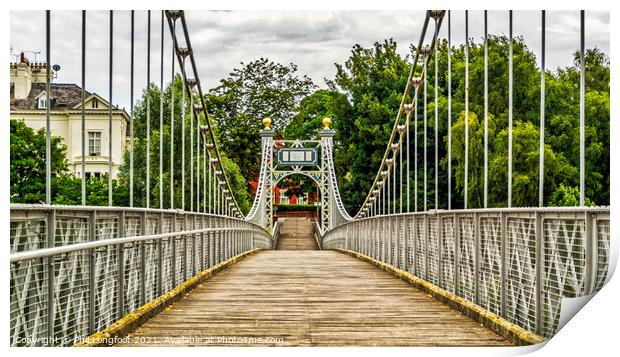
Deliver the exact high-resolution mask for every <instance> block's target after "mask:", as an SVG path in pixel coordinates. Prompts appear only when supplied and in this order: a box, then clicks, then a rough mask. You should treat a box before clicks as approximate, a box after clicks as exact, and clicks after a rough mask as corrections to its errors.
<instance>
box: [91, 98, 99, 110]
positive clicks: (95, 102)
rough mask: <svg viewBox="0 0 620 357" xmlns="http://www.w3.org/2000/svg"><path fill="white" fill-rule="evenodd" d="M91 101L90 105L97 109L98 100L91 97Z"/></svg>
mask: <svg viewBox="0 0 620 357" xmlns="http://www.w3.org/2000/svg"><path fill="white" fill-rule="evenodd" d="M91 103H92V107H93V109H97V108H99V101H98V100H97V98H93V100H92V101H91Z"/></svg>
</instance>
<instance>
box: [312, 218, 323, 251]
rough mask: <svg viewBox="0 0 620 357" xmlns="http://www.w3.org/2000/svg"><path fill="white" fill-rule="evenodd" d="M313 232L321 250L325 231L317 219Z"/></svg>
mask: <svg viewBox="0 0 620 357" xmlns="http://www.w3.org/2000/svg"><path fill="white" fill-rule="evenodd" d="M312 234H313V235H314V239H316V245H317V247H319V250H323V231H322V230H321V225H320V224H319V222H318V221H317V220H316V219H315V220H314V221H313V222H312Z"/></svg>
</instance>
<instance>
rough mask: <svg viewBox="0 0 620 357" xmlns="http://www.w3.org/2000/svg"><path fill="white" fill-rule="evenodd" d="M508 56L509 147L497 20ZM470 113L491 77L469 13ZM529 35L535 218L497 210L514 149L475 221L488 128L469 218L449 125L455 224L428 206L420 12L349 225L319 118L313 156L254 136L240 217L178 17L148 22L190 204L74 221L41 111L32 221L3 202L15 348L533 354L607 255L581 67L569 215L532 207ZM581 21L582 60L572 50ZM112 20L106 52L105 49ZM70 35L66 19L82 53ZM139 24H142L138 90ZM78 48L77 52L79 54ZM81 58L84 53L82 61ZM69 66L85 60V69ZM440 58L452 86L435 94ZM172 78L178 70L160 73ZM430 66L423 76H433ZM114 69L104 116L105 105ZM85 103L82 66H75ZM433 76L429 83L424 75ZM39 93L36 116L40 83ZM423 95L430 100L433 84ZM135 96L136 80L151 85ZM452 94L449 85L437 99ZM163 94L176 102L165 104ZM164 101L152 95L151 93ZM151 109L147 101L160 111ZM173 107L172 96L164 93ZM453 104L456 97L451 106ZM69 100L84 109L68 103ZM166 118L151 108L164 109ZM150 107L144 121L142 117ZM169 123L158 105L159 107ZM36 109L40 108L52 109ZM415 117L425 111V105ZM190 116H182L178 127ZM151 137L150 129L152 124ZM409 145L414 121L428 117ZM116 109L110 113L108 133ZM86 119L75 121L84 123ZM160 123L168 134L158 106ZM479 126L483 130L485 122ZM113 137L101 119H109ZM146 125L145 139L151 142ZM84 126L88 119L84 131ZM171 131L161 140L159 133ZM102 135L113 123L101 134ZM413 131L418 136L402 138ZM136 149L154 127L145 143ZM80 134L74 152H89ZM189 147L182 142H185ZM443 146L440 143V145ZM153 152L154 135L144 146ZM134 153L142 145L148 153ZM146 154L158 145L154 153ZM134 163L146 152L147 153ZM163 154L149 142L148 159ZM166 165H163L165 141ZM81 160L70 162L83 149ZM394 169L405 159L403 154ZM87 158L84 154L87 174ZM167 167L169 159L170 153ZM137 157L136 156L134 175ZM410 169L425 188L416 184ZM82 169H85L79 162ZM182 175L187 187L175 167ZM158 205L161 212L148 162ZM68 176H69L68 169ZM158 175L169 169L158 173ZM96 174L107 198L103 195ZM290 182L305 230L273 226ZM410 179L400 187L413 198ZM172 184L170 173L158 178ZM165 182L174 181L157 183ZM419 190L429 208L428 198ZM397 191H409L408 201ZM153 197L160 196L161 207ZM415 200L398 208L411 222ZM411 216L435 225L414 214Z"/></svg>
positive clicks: (89, 213)
mask: <svg viewBox="0 0 620 357" xmlns="http://www.w3.org/2000/svg"><path fill="white" fill-rule="evenodd" d="M50 16H51V14H50V12H49V11H48V12H47V13H46V39H47V41H46V44H47V49H46V54H47V63H51V60H50V46H51V41H50ZM465 16H466V21H465V33H464V34H463V36H464V37H465V39H466V44H465V49H466V50H465V63H466V66H465V78H466V79H465V80H466V91H465V93H466V94H465V95H466V97H465V115H466V116H467V115H468V113H469V109H468V105H469V101H468V97H467V96H468V93H469V92H468V91H469V72H468V66H467V63H468V57H467V56H468V50H467V49H468V41H469V38H468V36H469V35H468V21H467V16H468V12H465ZM506 19H507V20H508V25H509V29H510V31H509V34H510V53H509V56H510V58H509V63H510V66H509V93H508V98H507V100H508V102H509V106H510V109H511V111H510V115H509V123H510V124H509V125H510V133H512V104H513V93H512V88H513V58H512V43H513V31H512V26H513V21H512V11H509V12H507V17H506ZM484 21H485V22H484V23H485V76H484V86H485V113H487V111H488V108H487V100H486V99H487V92H486V88H487V83H488V81H489V80H493V78H489V76H488V66H487V51H486V48H487V47H486V45H487V43H486V39H487V33H486V24H487V17H486V12H485V17H484ZM541 21H542V37H541V38H542V53H541V58H542V61H541V63H542V71H541V73H543V75H541V128H543V129H542V130H541V134H540V135H541V137H540V145H541V156H540V160H539V167H540V173H541V175H540V177H539V180H540V181H539V183H540V187H541V188H540V192H539V193H540V200H539V202H540V205H539V207H512V204H511V198H510V197H511V190H512V165H513V159H512V149H511V148H512V136H510V143H509V145H510V149H509V160H508V167H507V168H506V169H507V172H508V176H507V177H508V182H507V183H506V189H507V191H508V197H509V201H508V207H506V208H487V202H486V192H487V191H486V190H487V189H488V188H487V182H488V170H487V164H488V162H487V159H488V156H487V152H488V150H487V140H488V131H487V130H488V127H487V126H486V125H485V137H484V147H485V150H484V153H483V154H484V160H485V172H484V178H483V179H484V182H485V202H484V207H483V208H470V207H467V202H468V200H467V194H468V180H469V178H468V172H469V171H468V168H467V165H468V161H467V160H468V158H469V156H470V155H472V153H470V152H469V146H468V142H469V139H468V135H469V130H468V128H467V125H468V122H469V121H468V120H467V119H466V120H465V125H466V129H465V146H464V148H463V149H464V153H465V158H466V161H465V176H464V202H465V206H464V207H458V208H457V207H452V206H451V202H452V200H451V199H449V200H448V202H447V205H446V206H445V209H439V207H440V204H439V202H438V194H437V193H438V192H439V190H444V189H445V190H447V191H448V196H449V197H451V195H452V194H453V193H452V185H451V184H450V185H448V187H445V188H443V187H439V180H438V177H437V173H438V170H439V166H438V165H439V159H438V151H437V145H439V140H437V135H438V134H437V127H438V126H437V122H438V120H446V121H447V122H448V128H450V127H451V123H452V119H453V118H452V113H451V111H450V110H451V104H449V106H448V108H450V109H449V114H448V117H447V118H442V119H440V118H439V116H438V111H437V106H435V117H434V120H435V125H434V128H435V141H434V142H435V158H434V167H435V170H434V174H435V176H434V179H432V178H429V177H427V174H426V173H427V172H428V171H429V170H427V166H430V165H429V163H428V162H427V155H423V156H424V157H423V158H419V156H420V151H419V148H420V145H419V143H418V137H417V135H415V138H414V140H413V143H412V142H411V141H410V133H411V132H412V131H413V132H414V133H415V132H418V125H420V123H419V121H418V106H419V100H418V95H419V94H420V95H422V94H423V95H424V98H425V100H424V107H426V96H427V81H428V80H429V78H427V66H428V63H430V59H431V57H432V56H435V58H437V56H438V46H437V43H438V41H439V38H438V36H439V30H440V28H441V26H444V25H445V24H446V23H447V26H448V38H447V41H448V51H450V41H451V36H452V34H453V29H451V14H450V12H449V11H443V10H429V11H427V12H426V16H425V20H424V22H423V24H421V25H422V26H421V31H420V37H419V41H418V44H417V47H416V49H417V50H416V52H415V56H414V59H413V63H412V67H411V70H410V73H409V76H408V81H407V84H406V88H405V89H404V93H403V96H402V101H401V104H400V107H399V111H398V115H397V117H396V119H395V121H394V125H393V128H392V131H391V135H390V136H389V137H388V138H386V140H387V141H386V149H385V153H384V156H383V160H382V161H381V164H380V166H379V167H378V169H377V173H376V176H375V179H374V181H373V184H372V187H371V189H370V190H369V192H368V194H367V196H366V199H365V201H364V203H363V205H362V206H361V208H360V209H359V210H358V211H357V213H355V214H349V213H348V212H347V211H346V209H345V207H344V205H343V203H342V199H341V193H340V191H339V189H338V178H337V176H336V171H335V170H334V162H333V149H334V142H333V137H334V134H335V131H334V130H332V129H331V128H330V124H331V121H330V119H329V118H325V119H324V120H323V128H317V129H319V131H318V139H316V140H281V141H280V140H278V142H277V144H276V142H275V140H274V135H275V130H273V129H272V127H271V124H272V123H271V121H270V119H268V118H266V119H264V120H263V130H261V131H260V138H259V137H257V140H260V141H261V166H260V173H259V179H258V185H257V190H256V195H255V198H254V201H253V205H252V207H251V209H250V211H249V213H248V214H247V215H243V214H242V212H241V209H240V208H239V205H238V204H237V201H236V199H235V197H234V195H233V194H232V192H233V191H232V189H231V185H230V180H229V179H228V177H227V175H226V170H225V169H224V167H223V164H222V156H221V153H220V147H219V145H218V143H217V138H216V135H215V134H214V131H213V129H212V126H211V122H210V121H209V119H208V118H209V115H208V113H207V107H206V104H205V100H204V95H203V94H204V93H203V89H202V86H201V80H200V78H199V76H198V63H197V58H196V57H195V56H194V49H193V48H192V44H191V42H190V33H189V31H188V24H187V19H186V17H185V13H184V12H183V11H176V10H175V11H172V10H169V11H162V12H161V31H162V45H161V51H162V53H161V58H162V68H161V81H162V82H161V83H162V85H161V87H162V88H163V76H164V74H163V58H164V55H163V50H164V45H163V33H164V28H165V29H166V31H167V32H169V34H170V38H171V39H172V41H171V42H172V56H173V59H172V63H173V68H172V76H174V75H175V73H179V74H180V76H181V78H182V83H183V99H182V113H177V119H176V120H178V118H179V115H180V117H181V118H185V117H186V115H187V114H189V115H190V116H191V118H192V119H191V120H190V123H191V126H190V127H189V128H186V127H185V126H183V128H182V131H183V133H185V132H186V131H187V132H188V133H189V135H190V138H191V144H190V147H191V148H192V149H191V150H190V152H189V153H187V152H185V146H186V145H185V143H184V144H183V145H182V153H181V155H182V158H183V159H182V160H181V162H179V163H178V164H180V165H182V166H183V170H182V172H183V175H185V172H186V171H189V175H188V176H189V178H190V182H189V185H191V191H190V192H191V193H190V194H189V195H188V197H186V194H185V192H186V190H185V185H186V182H187V181H188V180H187V178H188V177H185V176H184V177H183V178H182V180H181V182H182V185H184V187H183V189H182V190H181V192H183V197H182V200H183V204H182V206H181V207H183V208H185V207H187V205H186V202H185V201H186V199H187V200H189V201H191V202H190V209H189V210H187V209H186V210H183V209H179V207H175V206H174V202H175V200H174V197H173V196H174V192H175V191H174V189H173V187H172V185H170V186H171V190H170V196H171V199H170V202H171V207H163V200H159V205H160V207H157V208H153V207H151V206H150V195H151V192H149V189H148V187H150V185H147V186H146V187H147V191H146V195H147V198H146V207H133V200H132V201H131V204H130V207H114V206H112V205H111V202H112V196H113V194H114V192H112V185H111V184H110V185H109V187H110V191H109V202H110V206H104V207H94V206H87V205H86V191H85V190H86V189H85V184H84V182H85V181H84V180H85V179H84V178H83V180H82V182H83V185H82V200H83V201H82V203H83V205H81V206H60V205H52V204H51V199H50V197H51V185H50V182H51V176H50V175H51V173H50V138H51V133H50V122H49V120H50V111H49V109H48V110H47V125H46V128H47V139H48V141H47V143H48V145H47V152H46V159H47V173H46V174H47V187H46V190H47V191H46V194H47V195H46V197H47V202H46V203H45V204H12V205H11V226H10V241H11V255H10V276H11V277H10V344H11V346H46V345H47V346H72V345H76V346H107V345H111V344H116V345H120V346H132V345H143V346H144V345H149V346H157V345H179V346H181V345H183V346H186V345H199V346H204V345H273V346H344V345H355V346H369V345H370V346H509V345H527V344H535V343H540V342H543V341H544V340H545V339H547V338H550V337H552V336H553V334H554V333H555V332H556V330H557V328H558V322H559V316H560V308H561V301H562V298H570V297H578V296H583V295H588V294H592V293H594V292H596V291H597V290H599V289H600V288H601V287H602V286H603V285H604V283H605V280H606V277H607V269H608V258H609V244H610V230H609V226H610V219H609V208H608V207H586V206H585V203H584V187H585V179H584V177H585V173H584V170H585V169H584V167H585V166H584V162H585V157H584V145H583V144H584V140H585V139H584V138H585V136H584V120H585V117H584V110H583V107H584V93H585V88H584V85H585V84H584V83H585V82H584V68H585V67H584V65H583V63H584V62H583V61H584V59H583V56H582V58H581V61H582V62H581V64H582V66H581V68H582V70H581V88H580V89H581V91H580V93H581V101H580V108H581V116H580V129H581V130H580V134H581V146H580V154H581V155H580V160H581V172H580V183H581V186H580V188H581V190H580V191H581V197H580V198H581V202H580V203H581V204H580V206H578V207H545V206H544V202H543V201H544V200H543V191H542V187H544V186H543V182H544V175H543V173H544V154H543V150H542V147H543V144H544V91H545V89H544V81H545V77H544V63H545V62H544V58H545V42H544V41H545V40H544V39H545V29H546V26H545V12H544V11H543V12H542V13H541ZM584 23H585V21H584V12H583V11H582V12H581V53H582V54H583V53H584V51H583V50H584V36H585V25H584ZM112 26H113V12H110V53H111V51H112V43H113V42H112V39H113V36H112V34H113V32H112ZM85 28H86V17H85V12H83V13H82V41H83V44H84V41H85V39H84V31H85ZM134 31H135V27H134V12H133V11H132V12H131V41H132V43H131V85H132V92H131V102H132V103H131V105H132V106H131V109H130V125H129V131H130V145H129V149H128V150H129V151H130V158H131V160H130V163H131V164H130V165H131V166H130V175H131V176H130V181H131V185H130V190H131V192H130V199H133V195H134V191H133V189H134V188H133V187H134V179H135V178H134V173H133V164H134V161H133V160H134V153H133V150H134V145H133V143H134V136H133V133H134V132H133V121H132V119H131V118H132V117H133V86H134V79H133V75H134V70H133V66H134ZM150 31H151V12H150V11H149V12H148V33H149V36H148V46H149V47H148V48H149V52H148V56H149V57H148V66H149V73H150V45H151V38H150ZM84 48H85V47H82V51H84ZM83 53H84V52H83ZM82 58H83V59H84V58H85V56H84V55H83V57H82ZM450 58H451V54H450V53H448V73H447V78H448V83H450V81H451V73H452V69H451V67H450ZM174 63H176V64H177V65H178V67H177V69H176V70H175V68H174ZM434 63H435V66H437V61H435V62H434ZM112 68H113V67H112V54H110V69H109V72H110V103H111V102H112V101H111V99H112V93H113V82H112V78H113V77H112ZM82 70H83V72H82V73H83V76H82V84H83V85H82V87H84V67H82ZM434 73H438V72H437V70H435V72H434ZM49 77H50V76H49V74H48V76H47V83H46V85H47V91H46V97H47V103H50V94H52V95H53V93H52V91H51V90H50V78H49ZM430 79H432V80H434V81H435V86H434V88H435V98H437V94H436V93H437V92H436V91H437V87H438V86H437V81H438V76H437V75H435V76H434V78H430ZM147 83H150V79H147ZM450 86H451V85H450V84H449V85H448V88H450ZM172 90H173V91H174V89H172ZM161 92H162V93H163V90H162V91H161ZM162 95H163V94H162ZM173 98H174V96H173ZM448 98H449V99H448V100H449V101H450V100H451V99H452V98H451V96H449V97H448ZM82 100H84V95H83V96H82ZM160 104H161V106H162V108H163V105H164V104H163V101H161V103H160ZM147 105H150V103H149V104H147ZM172 107H174V104H173V105H172ZM48 108H49V106H48ZM424 109H425V108H424ZM186 110H187V111H188V112H187V113H186ZM161 113H162V114H161V117H160V118H159V119H160V123H163V120H164V117H163V111H161ZM424 113H425V114H424V122H423V125H424V127H423V128H424V147H426V139H427V131H426V128H427V118H426V110H424ZM111 116H112V106H111V105H110V118H111ZM82 118H84V106H82ZM166 119H169V120H170V121H171V122H172V123H173V122H174V120H175V113H174V109H173V110H172V113H171V116H170V118H166ZM484 119H485V124H487V120H488V118H487V116H486V115H485V118H484ZM110 120H111V119H110ZM150 122H151V118H150V117H149V118H148V120H147V123H146V125H147V128H149V125H151V123H150ZM82 125H84V121H83V120H82ZM172 127H174V126H172ZM111 128H112V126H111V124H110V130H111ZM414 130H415V131H414ZM146 133H147V135H150V129H147V131H146ZM84 135H85V134H84V126H82V150H85V149H84V147H85V144H84V143H85V139H84ZM182 137H183V140H185V135H182ZM448 137H449V140H448V142H447V145H448V146H450V145H451V143H452V141H451V140H452V139H451V136H450V132H449V135H448ZM160 140H163V136H160ZM146 142H147V143H149V142H150V141H149V138H147V141H146ZM160 143H161V141H160ZM148 150H150V149H149V148H147V152H150V151H148ZM159 150H160V152H159V155H160V156H159V157H160V158H161V157H162V156H163V151H162V150H163V145H159ZM170 150H174V145H173V144H172V142H171V145H170ZM83 152H84V151H83ZM451 152H452V150H451V149H448V150H447V153H448V160H447V162H448V172H447V174H448V181H449V182H450V183H451V182H452V175H453V172H452V171H453V170H452V167H451V164H450V163H451V158H450V155H451ZM410 153H412V154H413V155H411V157H410ZM85 156H86V155H83V156H82V158H84V157H85ZM171 156H172V153H171ZM149 157H150V155H147V158H146V165H147V168H148V166H149V165H151V164H156V163H152V162H149ZM418 160H421V161H423V165H424V168H425V169H424V177H423V178H418V170H417V168H418ZM410 164H412V165H411V166H413V167H414V168H415V169H414V168H412V167H410ZM82 165H84V159H82ZM187 166H190V167H189V170H187ZM159 168H160V175H159V177H157V178H155V180H153V178H151V177H149V176H148V175H149V173H150V172H151V170H149V169H147V170H146V175H147V177H146V178H145V179H146V182H151V180H153V181H156V180H159V185H158V187H159V190H160V192H159V197H163V195H164V192H163V187H164V185H163V180H164V179H168V178H164V174H163V168H162V164H161V161H160V166H159ZM82 172H83V171H82ZM170 172H171V175H173V172H174V171H173V170H172V169H170ZM111 173H112V164H111V161H110V175H109V176H108V177H109V179H110V183H111V180H112V175H111ZM291 175H304V176H307V177H308V178H309V179H311V180H313V181H314V182H315V183H316V184H317V186H318V187H319V190H320V195H319V197H320V198H319V205H318V214H317V217H316V219H307V218H303V217H302V218H299V217H297V218H295V217H293V218H286V219H281V218H280V219H276V218H275V217H274V211H273V188H274V187H276V185H277V184H278V182H280V181H281V180H282V179H283V178H285V177H288V176H291ZM410 175H414V182H415V183H416V185H415V190H413V192H412V190H411V188H410V186H409V185H410V181H411V180H410ZM168 177H170V176H168ZM418 179H422V180H424V185H425V186H424V187H425V190H424V192H422V193H421V195H423V197H424V198H423V202H424V207H423V209H422V207H418V206H417V202H418V191H417V182H418ZM170 180H171V182H172V180H173V178H170ZM429 182H430V183H434V185H435V190H434V192H435V194H434V200H433V198H431V197H427V191H428V190H427V189H426V185H427V183H429ZM410 192H412V193H413V195H412V196H415V197H410ZM166 194H167V193H166ZM411 203H414V204H413V205H412V204H411ZM427 203H429V206H430V204H433V207H434V209H428V206H427Z"/></svg>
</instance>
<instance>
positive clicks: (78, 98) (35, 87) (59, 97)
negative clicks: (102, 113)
mask: <svg viewBox="0 0 620 357" xmlns="http://www.w3.org/2000/svg"><path fill="white" fill-rule="evenodd" d="M50 86H51V89H52V93H51V97H52V107H51V108H50V109H72V108H74V107H76V106H79V105H80V104H81V103H82V88H81V87H80V86H78V85H77V84H72V83H50ZM42 93H45V83H32V88H31V89H30V93H29V94H28V98H26V99H12V100H11V110H17V109H38V105H37V97H38V96H39V95H40V94H42ZM84 94H85V96H86V98H88V97H89V96H91V95H92V94H93V93H90V92H88V91H85V93H84ZM98 97H99V96H98ZM99 98H100V97H99ZM106 103H107V102H106Z"/></svg>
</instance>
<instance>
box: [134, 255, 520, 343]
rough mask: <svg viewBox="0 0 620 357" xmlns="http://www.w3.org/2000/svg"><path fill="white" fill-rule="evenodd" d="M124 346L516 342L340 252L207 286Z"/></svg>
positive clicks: (281, 258)
mask: <svg viewBox="0 0 620 357" xmlns="http://www.w3.org/2000/svg"><path fill="white" fill-rule="evenodd" d="M223 338H227V339H228V340H225V339H223ZM252 338H254V339H256V340H252ZM259 338H261V339H262V341H259V340H258V339H259ZM122 345H132V346H136V345H137V346H140V345H142V346H144V345H148V346H158V345H159V346H164V345H165V346H187V345H190V346H192V345H193V346H196V345H198V346H208V345H244V346H248V345H250V346H257V345H258V346H350V345H355V346H506V345H510V343H509V342H508V341H507V340H505V339H504V338H503V337H500V336H499V335H497V334H495V333H493V332H491V331H490V330H488V329H486V328H484V327H482V326H481V325H479V324H478V323H476V322H474V321H473V320H471V319H469V318H467V317H465V316H463V315H461V314H459V313H458V312H455V311H453V310H451V309H450V308H449V307H448V306H447V305H444V304H442V303H440V302H439V301H437V300H435V299H433V298H432V297H431V296H429V295H426V294H424V293H422V292H420V291H418V290H417V289H415V288H413V287H412V286H410V285H409V284H407V283H406V282H404V281H401V280H399V279H397V278H395V277H393V276H392V275H390V274H389V273H387V272H384V271H382V270H380V269H378V268H376V267H374V266H372V265H370V264H368V263H365V262H362V261H360V260H358V259H356V258H353V257H351V256H348V255H345V254H342V253H338V252H334V251H263V252H260V253H257V254H255V255H252V256H249V257H247V258H245V259H243V260H242V261H240V262H239V263H237V264H235V265H233V266H231V267H230V268H228V269H226V270H224V271H222V272H221V273H219V274H218V275H216V276H215V277H213V278H211V279H210V280H209V281H207V282H206V283H204V284H202V285H200V286H199V287H197V288H196V289H194V290H193V291H192V292H191V293H189V294H188V295H187V296H185V297H184V298H183V299H181V300H180V301H178V302H177V303H175V304H173V305H172V306H170V307H169V308H167V309H166V310H165V311H163V312H162V313H160V314H159V315H157V316H155V317H153V318H152V319H151V320H149V321H148V322H147V323H146V324H144V325H143V326H142V327H140V328H139V329H137V330H136V331H135V332H134V333H133V334H132V335H131V337H130V343H127V344H122Z"/></svg>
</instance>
